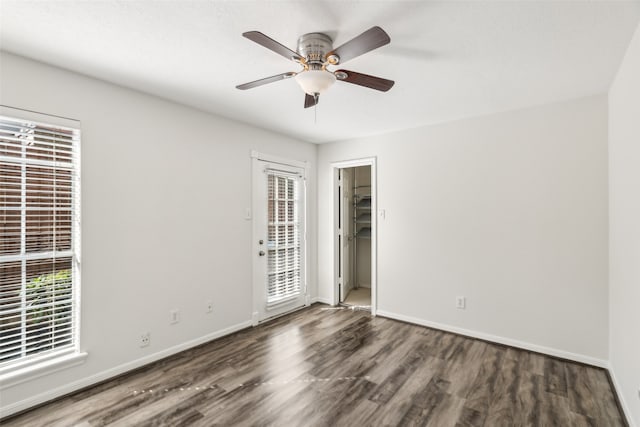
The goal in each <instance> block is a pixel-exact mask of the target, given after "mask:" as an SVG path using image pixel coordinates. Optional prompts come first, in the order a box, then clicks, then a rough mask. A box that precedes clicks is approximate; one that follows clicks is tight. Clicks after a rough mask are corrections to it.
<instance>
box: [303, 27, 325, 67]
mask: <svg viewBox="0 0 640 427" xmlns="http://www.w3.org/2000/svg"><path fill="white" fill-rule="evenodd" d="M332 50H333V40H331V37H329V36H328V35H326V34H323V33H309V34H305V35H303V36H301V37H300V38H299V39H298V54H300V56H302V57H303V58H306V60H307V64H308V65H309V69H310V70H320V69H322V66H323V64H324V61H325V55H326V54H327V53H329V52H331V51H332Z"/></svg>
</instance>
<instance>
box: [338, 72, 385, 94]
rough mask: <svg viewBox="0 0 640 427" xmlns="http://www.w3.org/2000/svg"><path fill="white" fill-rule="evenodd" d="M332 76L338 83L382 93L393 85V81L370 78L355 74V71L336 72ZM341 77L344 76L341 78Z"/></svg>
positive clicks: (366, 75) (365, 75)
mask: <svg viewBox="0 0 640 427" xmlns="http://www.w3.org/2000/svg"><path fill="white" fill-rule="evenodd" d="M334 74H335V75H336V77H337V78H338V80H340V81H343V82H347V83H353V84H354V85H358V86H364V87H368V88H371V89H375V90H379V91H382V92H386V91H388V90H389V89H391V88H392V87H393V85H394V84H395V82H394V81H393V80H387V79H383V78H380V77H376V76H370V75H368V74H362V73H356V72H355V71H349V70H338V71H336V72H335V73H334ZM343 75H346V76H345V77H342V76H343Z"/></svg>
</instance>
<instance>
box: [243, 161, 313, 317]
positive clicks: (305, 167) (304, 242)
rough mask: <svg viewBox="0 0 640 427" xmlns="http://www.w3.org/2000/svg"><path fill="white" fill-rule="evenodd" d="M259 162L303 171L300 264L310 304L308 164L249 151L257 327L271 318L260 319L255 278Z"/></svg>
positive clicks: (306, 300) (254, 279)
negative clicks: (257, 172) (256, 198)
mask: <svg viewBox="0 0 640 427" xmlns="http://www.w3.org/2000/svg"><path fill="white" fill-rule="evenodd" d="M259 162H263V163H271V164H278V165H283V166H288V167H293V168H299V169H302V171H303V178H302V182H303V190H302V191H304V203H303V209H302V217H303V218H302V220H303V225H304V227H303V228H304V230H303V234H302V236H301V237H302V245H303V247H302V254H301V255H302V259H301V260H300V261H301V264H302V266H301V267H302V268H301V270H302V272H301V273H302V278H301V279H302V284H303V286H304V293H303V297H304V306H308V305H310V304H311V298H310V296H309V281H308V273H307V271H308V267H307V260H308V256H307V253H308V249H309V244H308V240H307V236H308V231H307V229H308V218H309V215H308V208H307V205H308V201H307V185H306V180H307V177H308V176H309V169H310V165H309V162H306V161H301V160H294V159H287V158H284V157H279V156H274V155H271V154H265V153H260V152H258V151H251V213H252V215H251V219H252V221H251V245H250V250H251V260H252V262H251V271H252V274H251V289H252V292H251V296H252V302H251V323H252V325H253V326H256V325H258V323H260V322H262V321H265V320H269V319H271V318H266V319H260V311H261V307H260V304H261V303H263V302H264V298H262V297H261V292H262V291H264V289H259V288H258V285H257V283H258V278H257V276H258V275H259V271H258V270H259V269H258V267H257V261H256V259H257V258H258V248H259V247H258V245H257V242H258V240H260V239H261V238H262V236H261V235H260V232H259V230H258V224H257V223H256V219H255V218H256V216H255V213H256V212H257V210H258V205H257V203H258V201H257V200H255V197H256V191H255V185H256V179H257V177H256V175H255V174H256V171H257V170H258V169H259V168H257V167H256V166H257V165H259V164H260V163H259ZM295 309H296V308H293V309H292V311H293V310H295ZM284 314H286V313H282V314H279V315H284ZM279 315H275V316H273V317H274V318H275V317H278V316H279Z"/></svg>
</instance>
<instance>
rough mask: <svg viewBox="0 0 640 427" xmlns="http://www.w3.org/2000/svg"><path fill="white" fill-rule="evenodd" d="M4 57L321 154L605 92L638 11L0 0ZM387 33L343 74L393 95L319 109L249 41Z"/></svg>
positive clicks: (336, 91)
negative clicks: (256, 83) (385, 84)
mask: <svg viewBox="0 0 640 427" xmlns="http://www.w3.org/2000/svg"><path fill="white" fill-rule="evenodd" d="M0 7H1V9H0V15H1V18H0V37H1V38H0V43H1V44H0V47H1V48H2V50H5V51H9V52H12V53H16V54H19V55H23V56H26V57H30V58H34V59H37V60H40V61H43V62H47V63H51V64H54V65H57V66H60V67H63V68H67V69H70V70H73V71H77V72H80V73H83V74H87V75H90V76H95V77H98V78H100V79H104V80H107V81H111V82H114V83H117V84H120V85H123V86H127V87H131V88H134V89H137V90H140V91H144V92H148V93H151V94H155V95H158V96H161V97H163V98H167V99H171V100H175V101H178V102H180V103H183V104H187V105H190V106H194V107H197V108H200V109H202V110H206V111H210V112H212V113H216V114H219V115H221V116H225V117H229V118H232V119H235V120H239V121H242V122H246V123H250V124H252V125H256V126H259V127H262V128H266V129H271V130H274V131H276V132H281V133H284V134H287V135H291V136H293V137H296V138H299V139H302V140H306V141H311V142H326V141H333V140H338V139H347V138H353V137H361V136H365V135H371V134H376V133H383V132H389V131H393V130H398V129H405V128H411V127H417V126H422V125H426V124H432V123H437V122H442V121H449V120H455V119H459V118H462V117H468V116H474V115H480V114H488V113H493V112H498V111H504V110H510V109H515V108H522V107H527V106H532V105H539V104H544V103H548V102H555V101H560V100H565V99H570V98H575V97H580V96H586V95H591V94H596V93H603V92H605V91H606V90H607V89H608V86H609V84H610V83H611V81H612V79H613V77H614V74H615V72H616V70H617V68H618V66H619V64H620V62H621V60H622V56H623V54H624V51H625V49H626V47H627V44H628V43H629V41H630V39H631V35H632V34H633V31H634V29H635V28H636V26H637V25H638V20H639V18H640V2H639V1H515V0H514V1H482V0H479V1H437V2H430V1H429V2H427V1H424V2H407V1H295V2H287V1H224V2H221V1H150V0H146V1H51V0H49V1H15V0H0ZM373 25H379V26H381V27H382V28H384V29H385V31H387V33H388V34H389V35H390V37H391V44H389V45H387V46H384V47H382V48H380V49H378V50H375V51H373V52H370V53H368V54H365V55H363V56H361V57H359V58H356V59H354V60H352V61H349V62H348V63H347V64H345V65H343V67H344V68H346V69H351V70H354V71H358V72H362V73H366V74H373V75H377V76H380V77H385V78H389V79H392V80H395V82H396V84H395V86H394V87H393V88H392V89H391V90H390V91H389V92H387V93H382V92H378V91H374V90H371V89H366V88H362V87H359V86H354V85H350V84H347V83H344V82H337V83H336V84H335V85H334V86H333V87H331V88H330V89H329V91H328V92H327V93H326V94H324V95H323V96H322V97H321V99H320V104H319V105H318V108H317V112H315V113H317V123H314V110H313V108H310V109H306V110H305V109H304V108H303V100H304V94H303V93H302V91H301V89H300V88H299V87H298V86H297V84H296V82H295V81H294V80H293V79H289V80H284V81H280V82H276V83H272V84H270V85H266V86H262V87H258V88H255V89H251V90H248V91H240V90H237V89H235V86H236V85H237V84H239V83H244V82H247V81H251V80H255V79H258V78H262V77H267V76H271V75H274V74H279V73H282V72H285V71H296V70H298V68H299V67H298V66H296V64H294V63H293V62H289V61H287V60H286V59H284V58H282V57H280V56H278V55H276V54H275V53H273V52H270V51H268V50H267V49H265V48H263V47H261V46H259V45H257V44H255V43H253V42H251V41H249V40H247V39H245V38H243V37H242V36H241V34H242V33H243V32H244V31H248V30H258V31H261V32H263V33H265V34H267V35H269V36H270V37H272V38H274V39H276V40H277V41H279V42H280V43H282V44H284V45H286V46H288V47H290V48H291V49H293V50H295V47H296V40H297V38H298V36H300V35H301V34H304V33H308V32H325V33H327V34H329V35H330V36H332V37H333V38H334V46H338V45H340V44H342V43H344V42H345V41H347V40H349V39H351V38H353V37H355V36H356V35H358V34H360V33H361V32H363V31H364V30H366V29H368V28H370V27H372V26H373Z"/></svg>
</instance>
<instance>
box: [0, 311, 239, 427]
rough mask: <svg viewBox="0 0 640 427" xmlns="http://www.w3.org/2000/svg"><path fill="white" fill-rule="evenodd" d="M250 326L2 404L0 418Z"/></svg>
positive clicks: (215, 333)
mask: <svg viewBox="0 0 640 427" xmlns="http://www.w3.org/2000/svg"><path fill="white" fill-rule="evenodd" d="M250 326H251V320H247V321H245V322H242V323H238V324H236V325H233V326H230V327H228V328H225V329H222V330H219V331H216V332H213V333H211V334H208V335H205V336H202V337H200V338H196V339H194V340H191V341H187V342H184V343H181V344H178V345H175V346H173V347H169V348H167V349H164V350H161V351H159V352H157V353H153V354H150V355H147V356H145V357H142V358H140V359H136V360H133V361H131V362H127V363H124V364H122V365H119V366H116V367H115V368H111V369H107V370H106V371H102V372H99V373H97V374H95V375H92V376H90V377H87V378H83V379H81V380H78V381H74V382H72V383H69V384H65V385H63V386H60V387H57V388H54V389H53V390H48V391H46V392H44V393H40V394H37V395H35V396H32V397H30V398H28V399H24V400H21V401H18V402H15V403H12V404H10V405H4V404H3V405H2V407H0V418H5V417H8V416H9V415H11V414H15V413H16V412H20V411H24V410H25V409H29V408H31V407H33V406H36V405H39V404H41V403H45V402H48V401H49V400H53V399H55V398H57V397H60V396H64V395H66V394H69V393H72V392H74V391H76V390H80V389H82V388H85V387H88V386H90V385H93V384H97V383H99V382H102V381H105V380H108V379H109V378H113V377H115V376H117V375H121V374H124V373H126V372H129V371H132V370H134V369H136V368H139V367H141V366H144V365H147V364H149V363H152V362H155V361H157V360H160V359H164V358H165V357H168V356H171V355H174V354H176V353H180V352H181V351H184V350H187V349H190V348H192V347H196V346H198V345H200V344H204V343H206V342H209V341H212V340H214V339H217V338H220V337H223V336H225V335H229V334H232V333H234V332H237V331H239V330H241V329H245V328H248V327H250Z"/></svg>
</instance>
